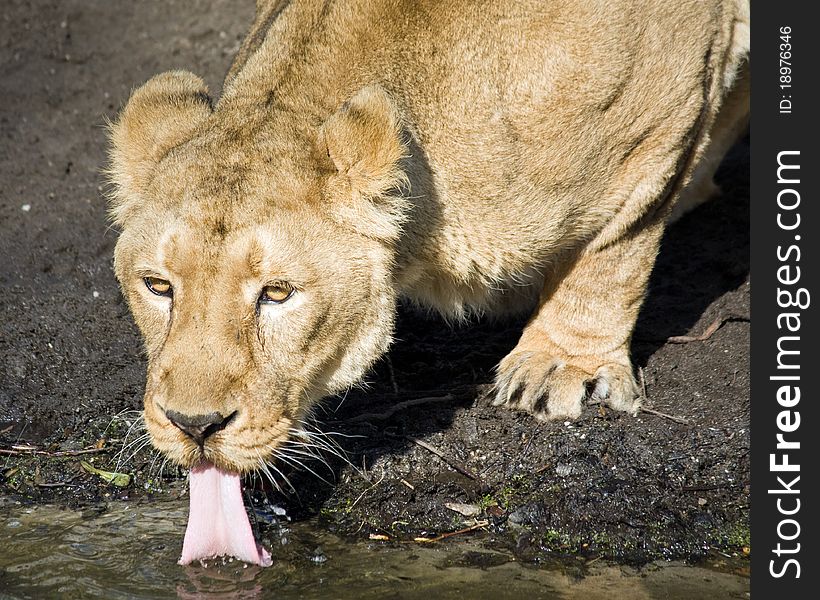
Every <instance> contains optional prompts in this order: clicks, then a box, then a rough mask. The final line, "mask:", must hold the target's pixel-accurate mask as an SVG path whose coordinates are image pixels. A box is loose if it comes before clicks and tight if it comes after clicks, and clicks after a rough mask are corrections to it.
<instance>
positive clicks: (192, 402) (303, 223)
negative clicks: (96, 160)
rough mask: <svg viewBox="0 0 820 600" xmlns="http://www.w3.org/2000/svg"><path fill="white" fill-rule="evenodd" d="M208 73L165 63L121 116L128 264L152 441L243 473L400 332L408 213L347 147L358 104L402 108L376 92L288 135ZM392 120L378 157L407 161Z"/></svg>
mask: <svg viewBox="0 0 820 600" xmlns="http://www.w3.org/2000/svg"><path fill="white" fill-rule="evenodd" d="M200 86H201V82H200V81H199V80H197V79H195V78H193V77H192V76H190V75H187V74H180V73H174V74H167V75H163V76H159V77H158V78H155V79H154V80H152V81H151V82H149V83H148V84H146V85H145V86H143V88H141V89H139V90H137V92H136V93H135V94H134V96H132V99H131V100H130V101H129V104H128V106H127V107H126V109H125V110H124V111H123V115H122V116H121V118H120V121H119V122H118V123H116V124H115V125H114V127H113V130H112V134H113V136H112V137H113V140H114V150H113V152H112V155H113V156H112V159H113V160H112V179H113V182H114V184H115V194H114V198H113V214H114V219H115V222H116V223H118V224H119V225H120V226H121V228H122V233H121V235H120V238H119V240H118V242H117V247H116V250H115V271H116V275H117V278H118V279H119V281H120V284H121V286H122V289H123V291H124V294H125V296H126V298H127V300H128V304H129V306H130V308H131V310H132V312H133V315H134V319H135V321H136V323H137V325H138V327H139V329H140V331H141V332H142V334H143V336H144V338H145V345H146V350H147V355H148V374H147V382H146V389H145V399H144V415H145V421H146V425H147V427H148V431H149V432H150V434H151V438H152V441H153V443H154V445H155V446H156V447H157V448H158V449H159V450H161V451H162V452H164V453H165V454H166V455H167V456H168V457H169V458H170V459H171V460H173V461H175V462H176V463H178V464H180V465H182V466H186V467H191V466H194V465H196V464H198V463H199V462H200V461H203V460H207V461H210V462H212V463H214V464H216V465H217V466H220V467H221V468H224V469H227V470H231V471H236V472H247V471H251V470H254V469H256V468H259V467H260V466H261V465H262V464H263V463H264V462H266V461H267V460H269V459H270V458H271V457H272V456H274V455H275V454H276V449H277V448H278V447H280V446H281V444H282V443H284V441H285V440H286V439H287V438H288V436H289V435H290V434H291V433H292V432H293V431H294V430H298V429H299V427H300V422H301V421H302V420H303V419H304V418H305V416H306V414H307V413H308V412H309V411H310V409H311V408H312V407H313V406H314V405H315V403H316V402H317V401H318V400H319V399H321V398H322V397H323V396H326V395H329V394H334V393H337V392H340V391H342V390H343V389H345V388H347V387H349V386H350V385H352V384H354V383H355V382H356V381H358V380H359V379H360V378H361V377H362V375H363V374H364V372H365V371H366V369H367V368H369V366H370V365H371V364H372V362H373V361H374V360H375V359H376V358H377V357H378V356H379V355H380V354H381V353H383V352H384V351H385V350H386V348H387V346H388V344H389V342H390V336H391V332H392V327H393V314H394V310H395V308H394V307H395V296H394V292H393V291H392V288H393V286H392V285H391V273H390V267H391V259H390V256H391V255H390V246H391V243H392V240H393V239H394V238H395V236H396V235H397V231H398V228H399V226H400V211H399V210H397V205H396V202H398V201H397V200H394V201H392V203H391V201H390V200H389V199H387V197H386V196H380V194H382V191H379V193H377V194H374V193H373V191H372V190H373V189H376V188H378V187H379V185H381V186H382V189H383V188H384V184H385V183H388V185H389V186H393V185H394V183H395V182H394V181H393V180H391V179H390V176H389V175H386V174H385V173H384V172H377V171H378V168H377V167H378V166H379V165H377V164H375V162H373V157H372V156H368V155H366V153H365V154H359V155H356V154H355V153H354V155H352V156H351V155H350V154H349V150H350V149H351V148H354V150H355V144H352V143H350V142H351V140H350V138H351V136H352V137H355V136H356V135H357V133H356V119H359V118H365V119H366V118H373V114H372V113H374V112H375V113H376V117H375V118H377V119H378V118H379V116H380V115H379V114H378V111H379V110H382V111H383V110H384V108H385V107H388V108H389V107H390V105H389V104H385V102H388V101H387V99H386V97H384V96H383V93H381V94H382V95H381V96H380V95H379V92H372V91H369V92H368V91H366V92H365V93H364V94H365V97H364V99H362V98H361V96H362V94H360V95H359V96H358V97H357V98H358V99H359V100H358V101H359V104H360V106H357V105H356V102H357V98H354V100H352V101H351V102H352V103H353V107H352V108H351V107H350V106H349V105H348V106H345V107H344V109H343V110H342V111H341V115H340V116H339V115H337V116H335V117H331V119H329V120H328V121H327V122H325V123H324V124H323V125H321V126H320V127H318V128H317V129H316V131H315V132H314V133H311V132H307V133H305V134H304V135H302V136H300V137H299V138H298V139H296V140H294V139H293V138H286V139H283V138H281V137H279V136H278V134H277V131H279V130H280V128H276V127H273V128H271V129H268V130H264V128H263V127H259V126H254V127H249V128H247V129H243V128H242V127H237V126H236V125H235V123H234V122H233V120H232V119H231V117H230V113H226V114H219V111H216V112H212V110H211V108H210V106H209V105H208V104H207V103H206V102H205V101H204V100H203V98H207V97H206V96H205V95H204V93H203V92H202V91H201V90H200ZM368 94H369V95H368ZM374 98H375V99H374ZM374 103H375V107H373V106H372V105H373V104H374ZM180 111H186V112H187V115H186V118H182V119H180V118H179V114H178V113H179V112H180ZM368 111H369V112H368ZM168 113H171V116H170V117H169V116H168ZM362 115H364V116H362ZM381 116H385V115H381ZM386 117H387V123H388V125H389V127H390V128H392V132H391V134H392V135H393V139H394V140H395V143H396V144H398V146H397V148H393V149H391V151H392V152H393V154H392V155H390V156H388V157H386V158H385V157H382V158H384V160H386V161H391V162H392V164H393V165H395V163H396V162H397V160H398V159H399V158H400V156H401V146H400V142H399V138H398V130H397V128H396V125H395V123H396V120H395V118H393V117H392V116H391V115H389V114H388V115H386ZM163 119H164V122H165V124H166V126H165V127H160V126H159V125H155V124H154V122H155V121H156V120H163ZM334 119H336V122H335V123H334ZM146 123H147V124H148V125H149V127H147V128H146ZM226 123H227V124H226ZM151 126H153V127H154V132H155V133H154V137H153V139H151V140H146V139H143V138H144V137H145V135H147V134H146V133H145V131H146V129H149V130H150V129H151ZM174 127H182V128H183V129H184V130H185V131H179V130H174ZM285 129H287V128H285ZM260 132H261V133H260ZM149 133H150V131H149ZM169 136H170V137H169ZM338 138H343V140H342V139H338ZM306 140H307V142H306ZM342 142H344V143H342ZM163 143H165V144H167V145H168V147H163ZM294 147H297V148H302V150H301V151H299V150H298V149H294ZM368 147H369V146H368ZM305 148H307V150H305ZM317 149H318V152H317ZM344 151H348V154H344ZM317 157H319V158H317ZM368 161H371V162H369V163H368ZM376 162H378V161H376ZM392 168H395V166H393V167H392ZM384 170H385V169H384V167H382V171H384ZM379 178H381V179H382V180H383V181H381V182H379V181H378V180H379ZM368 185H369V186H371V190H369V191H366V190H365V191H363V189H364V188H366V187H367V186H368ZM380 204H381V205H380Z"/></svg>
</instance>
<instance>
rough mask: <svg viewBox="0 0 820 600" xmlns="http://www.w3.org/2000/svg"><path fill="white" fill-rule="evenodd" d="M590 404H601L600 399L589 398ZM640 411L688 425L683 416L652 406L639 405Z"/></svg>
mask: <svg viewBox="0 0 820 600" xmlns="http://www.w3.org/2000/svg"><path fill="white" fill-rule="evenodd" d="M587 404H590V405H593V406H594V405H596V404H601V401H600V400H590V401H589V402H587ZM640 411H641V412H645V413H647V414H650V415H655V416H656V417H663V418H664V419H669V420H670V421H674V422H675V423H680V424H681V425H689V421H688V420H686V419H684V418H683V417H676V416H675V415H670V414H668V413H664V412H660V411H659V410H654V409H652V408H646V407H645V406H641V408H640Z"/></svg>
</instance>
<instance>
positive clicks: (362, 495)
mask: <svg viewBox="0 0 820 600" xmlns="http://www.w3.org/2000/svg"><path fill="white" fill-rule="evenodd" d="M385 475H386V473H385V472H384V471H382V476H381V477H380V478H379V480H378V481H377V482H376V483H374V484H373V485H371V486H370V487H369V488H367V489H366V490H365V491H363V492H362V493H361V494H359V497H358V498H356V500H354V501H353V504H351V505H350V507H349V508H348V509H347V510H348V511H350V510H351V509H352V508H353V507H354V506H356V505H357V504H358V503H359V500H361V499H362V498H364V495H365V494H366V493H367V492H369V491H370V490H372V489H373V488H375V487H376V486H377V485H379V484H380V483H381V482H382V481H384V478H385Z"/></svg>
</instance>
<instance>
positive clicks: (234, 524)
mask: <svg viewBox="0 0 820 600" xmlns="http://www.w3.org/2000/svg"><path fill="white" fill-rule="evenodd" d="M189 481H190V484H191V492H190V493H191V512H190V514H189V515H188V528H187V529H186V530H185V541H184V542H183V543H182V556H181V557H180V559H179V564H181V565H187V564H188V563H190V562H191V561H194V560H197V559H203V558H213V557H216V556H223V555H226V556H235V557H236V558H238V559H239V560H244V561H245V562H249V563H254V564H257V565H259V566H261V567H269V566H270V565H271V564H272V561H271V557H270V553H269V552H268V551H267V550H265V549H264V548H263V547H262V546H261V545H259V544H257V543H256V540H254V539H253V532H252V531H251V524H250V522H249V521H248V515H247V513H246V512H245V506H244V504H242V487H241V484H240V482H239V475H237V474H236V473H228V472H227V471H223V470H222V469H218V468H217V467H215V466H214V465H212V464H211V463H207V462H203V463H201V464H200V465H198V466H196V467H194V468H193V469H191V474H190V476H189Z"/></svg>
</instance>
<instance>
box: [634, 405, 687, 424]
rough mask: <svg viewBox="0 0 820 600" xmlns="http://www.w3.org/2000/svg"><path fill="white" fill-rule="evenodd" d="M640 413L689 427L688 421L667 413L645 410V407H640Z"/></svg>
mask: <svg viewBox="0 0 820 600" xmlns="http://www.w3.org/2000/svg"><path fill="white" fill-rule="evenodd" d="M641 412H645V413H649V414H650V415H655V416H656V417H663V418H664V419H669V420H670V421H674V422H675V423H680V424H681V425H689V421H688V420H687V419H684V418H683V417H676V416H675V415H670V414H667V413H663V412H660V411H659V410H654V409H651V408H646V407H645V406H641Z"/></svg>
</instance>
